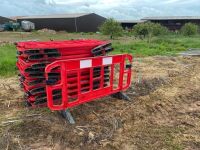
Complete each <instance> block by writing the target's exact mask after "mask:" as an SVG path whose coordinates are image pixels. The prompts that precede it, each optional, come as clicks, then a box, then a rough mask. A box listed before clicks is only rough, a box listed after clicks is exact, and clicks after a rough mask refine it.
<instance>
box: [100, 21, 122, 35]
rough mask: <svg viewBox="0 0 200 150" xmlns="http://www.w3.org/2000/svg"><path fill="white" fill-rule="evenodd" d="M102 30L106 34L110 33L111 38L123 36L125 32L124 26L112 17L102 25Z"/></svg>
mask: <svg viewBox="0 0 200 150" xmlns="http://www.w3.org/2000/svg"><path fill="white" fill-rule="evenodd" d="M99 29H100V32H102V33H103V34H105V35H110V38H111V39H112V38H113V37H117V36H121V35H122V32H123V28H122V26H121V25H120V23H118V22H117V21H115V20H114V19H112V18H110V19H107V20H106V21H105V22H104V23H103V24H102V25H101V26H100V28H99Z"/></svg>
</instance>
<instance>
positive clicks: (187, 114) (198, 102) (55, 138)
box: [0, 57, 200, 150]
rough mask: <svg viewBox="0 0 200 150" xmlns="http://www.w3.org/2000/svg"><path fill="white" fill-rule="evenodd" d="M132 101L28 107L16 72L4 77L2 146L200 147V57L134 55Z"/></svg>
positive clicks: (1, 85) (0, 100)
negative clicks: (67, 110)
mask: <svg viewBox="0 0 200 150" xmlns="http://www.w3.org/2000/svg"><path fill="white" fill-rule="evenodd" d="M133 66H134V67H133V68H134V70H133V82H132V86H131V88H130V89H129V90H127V91H126V93H127V95H128V96H129V97H130V98H131V102H127V101H122V100H118V99H115V98H111V97H105V98H102V99H98V100H96V101H93V102H90V103H87V104H83V105H81V106H79V107H75V108H73V109H72V110H71V112H72V115H73V117H74V118H75V120H76V124H75V125H70V124H69V123H68V122H67V121H65V120H64V119H63V118H62V117H61V116H60V115H59V113H57V112H52V111H50V110H49V109H47V108H43V109H27V108H25V107H24V105H23V96H22V95H23V94H22V92H21V91H20V88H19V86H18V81H17V77H12V78H6V79H0V104H1V105H0V111H1V115H0V125H1V127H0V134H1V136H0V149H13V150H16V149H26V150H27V149H41V150H46V149H47V150H50V149H55V150H59V149H60V150H63V149H66V150H70V149H76V150H79V149H81V150H84V149H95V150H96V149H109V150H110V149H113V150H116V149H125V150H129V149H130V150H133V149H134V150H135V149H136V150H137V149H138V150H140V149H141V150H143V149H187V150H190V149H200V136H199V135H200V69H199V68H200V58H198V57H147V58H142V59H135V62H134V63H133Z"/></svg>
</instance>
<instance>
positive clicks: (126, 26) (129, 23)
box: [118, 20, 145, 29]
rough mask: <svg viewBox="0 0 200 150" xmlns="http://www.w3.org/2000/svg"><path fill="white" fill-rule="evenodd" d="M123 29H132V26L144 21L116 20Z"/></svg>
mask: <svg viewBox="0 0 200 150" xmlns="http://www.w3.org/2000/svg"><path fill="white" fill-rule="evenodd" d="M118 22H119V23H120V24H121V26H122V27H123V29H132V28H133V26H134V25H136V24H138V23H143V22H145V20H118Z"/></svg>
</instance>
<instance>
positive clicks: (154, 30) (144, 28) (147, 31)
mask: <svg viewBox="0 0 200 150" xmlns="http://www.w3.org/2000/svg"><path fill="white" fill-rule="evenodd" d="M133 32H134V34H135V35H136V36H140V37H144V38H145V37H148V41H149V42H150V41H151V38H152V37H153V36H158V35H161V34H165V33H167V32H168V29H167V28H166V27H164V26H162V25H160V24H158V23H152V22H145V23H139V24H137V25H135V26H134V27H133Z"/></svg>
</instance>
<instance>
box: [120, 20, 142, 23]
mask: <svg viewBox="0 0 200 150" xmlns="http://www.w3.org/2000/svg"><path fill="white" fill-rule="evenodd" d="M145 21H146V20H118V22H119V23H142V22H145Z"/></svg>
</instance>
